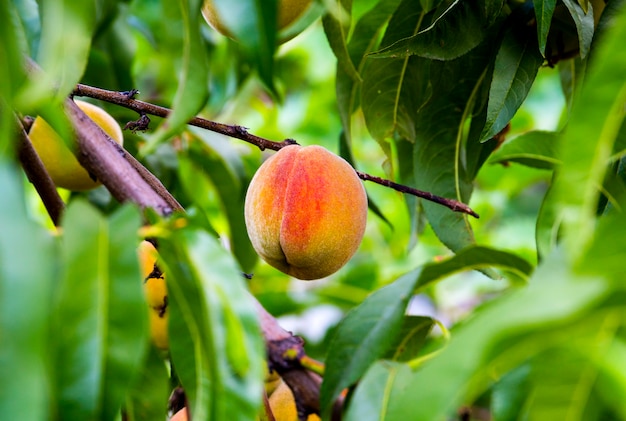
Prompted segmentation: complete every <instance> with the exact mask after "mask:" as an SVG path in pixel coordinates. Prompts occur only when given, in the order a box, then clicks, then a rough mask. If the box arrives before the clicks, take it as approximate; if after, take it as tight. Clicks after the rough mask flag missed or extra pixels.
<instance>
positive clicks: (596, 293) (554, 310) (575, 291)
mask: <svg viewBox="0 0 626 421" xmlns="http://www.w3.org/2000/svg"><path fill="white" fill-rule="evenodd" d="M609 292H610V289H609V287H608V284H607V283H606V282H604V281H603V280H600V279H595V278H584V279H581V278H577V277H575V276H573V275H571V274H570V273H568V272H567V269H566V267H565V262H564V261H563V259H562V258H557V257H556V256H552V261H551V262H550V265H549V266H547V265H544V267H541V268H540V270H538V271H537V272H536V273H535V274H534V275H533V279H531V282H530V283H529V286H528V287H526V288H524V289H521V290H517V291H513V292H510V293H509V294H507V295H506V296H503V297H501V298H500V299H498V300H497V301H494V302H492V303H490V304H489V305H487V306H484V307H482V308H480V309H478V310H477V311H475V312H474V314H473V317H472V318H471V319H470V320H468V321H467V323H465V324H464V325H463V326H460V327H459V328H458V329H456V330H455V331H453V332H452V338H451V340H450V341H449V343H448V345H447V346H446V347H445V348H444V349H443V350H442V351H441V352H440V353H439V354H438V355H437V356H436V357H435V358H433V359H431V360H429V361H427V362H426V363H424V364H423V366H422V367H421V368H419V369H417V370H416V371H410V370H406V369H401V370H396V372H395V377H391V376H390V379H389V381H388V383H387V385H386V387H385V394H381V395H380V396H379V397H378V400H382V399H384V407H383V405H382V404H379V403H377V402H375V401H373V402H372V404H371V405H380V406H381V407H382V408H383V412H380V413H381V414H383V415H384V416H381V417H380V418H379V419H388V420H396V419H408V418H407V415H408V414H412V416H411V418H410V419H412V420H416V421H419V420H429V421H430V420H439V419H444V418H445V417H446V416H447V415H448V414H450V413H451V412H452V411H455V410H456V409H457V408H458V407H459V405H460V404H461V403H462V402H472V401H473V399H475V398H477V397H478V396H479V395H480V394H481V393H483V392H484V391H485V389H486V388H487V387H488V385H489V383H490V382H491V381H492V380H493V376H498V373H499V372H506V371H508V370H509V369H511V368H512V367H515V366H518V365H519V364H521V363H523V362H524V361H525V360H526V359H527V358H529V357H530V356H532V355H535V354H536V353H537V351H538V350H541V349H544V348H546V347H548V346H550V343H549V341H547V340H546V336H547V337H550V335H551V334H552V333H553V332H559V331H560V330H559V329H561V328H562V327H563V326H576V323H577V322H578V321H579V320H580V319H581V318H584V315H585V314H586V313H587V312H588V311H589V310H590V309H592V308H593V307H594V306H597V305H598V303H599V302H600V301H602V300H604V299H605V298H606V297H607V296H608V294H609ZM503 315H506V316H505V317H503ZM544 333H545V334H544ZM571 336H572V334H571V333H567V335H563V337H562V338H561V340H562V341H566V340H567V338H571ZM366 377H367V375H366ZM357 393H358V392H357Z"/></svg>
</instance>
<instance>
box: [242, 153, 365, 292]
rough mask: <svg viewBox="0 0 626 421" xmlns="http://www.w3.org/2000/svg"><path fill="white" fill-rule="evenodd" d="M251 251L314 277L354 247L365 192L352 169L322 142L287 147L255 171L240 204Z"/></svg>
mask: <svg viewBox="0 0 626 421" xmlns="http://www.w3.org/2000/svg"><path fill="white" fill-rule="evenodd" d="M245 220H246V227H247V229H248V235H249V236H250V240H251V242H252V245H253V247H254V249H255V250H256V251H257V253H259V255H260V256H261V257H262V258H263V260H265V261H266V262H267V263H269V264H270V265H271V266H273V267H275V268H277V269H279V270H281V271H283V272H285V273H286V274H288V275H291V276H294V277H296V278H299V279H305V280H310V279H319V278H323V277H326V276H328V275H331V274H333V273H334V272H336V271H337V270H339V269H340V268H341V267H342V266H343V265H345V264H346V263H347V262H348V260H350V258H351V257H352V255H353V254H354V253H355V252H356V250H357V249H358V247H359V245H360V243H361V240H362V238H363V233H364V231H365V224H366V220H367V195H366V194H365V188H364V187H363V183H362V182H361V180H360V179H359V177H358V175H357V174H356V172H355V170H354V168H352V166H351V165H350V164H348V162H347V161H345V160H344V159H343V158H341V157H339V156H337V155H335V154H333V153H332V152H330V151H328V150H327V149H325V148H323V147H321V146H306V147H302V146H299V145H290V146H287V147H285V148H283V149H281V150H280V151H278V152H277V153H276V154H274V155H273V156H272V157H270V158H269V159H268V160H267V161H266V162H265V163H264V164H263V165H261V167H260V168H259V170H258V171H257V173H256V174H255V175H254V177H253V179H252V181H251V182H250V186H249V187H248V192H247V195H246V202H245Z"/></svg>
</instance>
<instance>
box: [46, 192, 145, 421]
mask: <svg viewBox="0 0 626 421" xmlns="http://www.w3.org/2000/svg"><path fill="white" fill-rule="evenodd" d="M139 224H140V218H139V213H138V211H137V210H136V209H135V208H132V207H130V206H127V207H124V208H122V209H120V210H119V211H118V212H116V213H115V214H114V215H113V216H112V217H111V219H110V220H108V221H107V220H105V219H104V218H103V217H102V216H101V215H99V214H98V213H97V212H96V211H95V210H94V208H93V207H91V206H90V205H88V204H87V203H85V202H83V201H80V200H78V201H74V202H72V204H71V205H70V206H69V207H68V209H67V210H66V212H65V215H64V223H63V239H62V245H63V249H62V261H63V264H64V271H63V278H62V281H61V283H60V285H59V290H58V306H57V308H56V311H55V317H54V321H55V323H54V328H55V332H57V336H56V338H55V339H56V341H57V342H58V345H57V354H56V355H55V357H56V367H55V369H56V371H57V373H58V386H57V387H58V389H59V396H58V403H57V405H58V413H59V417H60V419H102V420H114V419H115V418H116V416H117V414H118V413H119V410H120V408H121V405H122V402H123V399H124V396H125V392H126V390H127V388H128V386H129V383H130V381H131V379H132V378H133V377H134V375H135V373H136V370H137V369H138V365H139V363H140V361H141V359H142V358H143V355H144V352H145V347H146V344H147V337H146V336H147V311H146V302H145V298H144V293H143V288H142V284H141V276H140V274H139V263H138V260H137V244H138V238H137V230H138V228H139Z"/></svg>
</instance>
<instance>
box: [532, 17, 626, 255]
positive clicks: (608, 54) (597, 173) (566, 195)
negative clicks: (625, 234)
mask: <svg viewBox="0 0 626 421" xmlns="http://www.w3.org/2000/svg"><path fill="white" fill-rule="evenodd" d="M624 39H626V14H624V13H622V14H620V15H619V16H618V18H617V19H616V21H615V25H614V26H613V27H612V29H611V30H610V31H607V32H606V33H604V36H603V39H602V42H601V43H599V44H597V49H596V50H595V53H594V62H593V66H592V67H590V68H589V71H588V73H587V76H586V79H585V85H584V86H583V88H582V91H581V94H580V97H579V99H578V101H577V102H576V103H575V104H574V106H573V108H572V114H571V117H570V120H569V123H568V125H567V127H566V128H565V129H564V131H563V133H562V136H561V139H560V145H559V155H558V156H559V158H560V159H561V161H562V163H563V165H562V166H561V169H560V171H558V172H557V174H556V177H555V180H554V185H553V188H551V189H550V191H549V193H548V196H547V197H546V199H545V202H546V203H545V204H544V207H543V210H542V213H545V215H543V216H542V217H543V218H545V219H546V221H547V222H546V224H549V223H550V222H551V223H552V224H555V225H562V226H563V228H564V234H565V235H566V237H565V244H566V247H567V251H568V252H569V253H570V257H571V258H572V259H573V260H574V261H575V260H577V258H578V256H580V255H582V254H583V253H584V251H585V250H586V248H587V247H588V245H589V243H590V241H591V240H592V238H593V232H594V228H595V213H596V207H597V203H598V197H599V191H598V186H600V185H602V181H603V179H604V176H605V172H606V168H607V164H608V160H609V158H610V155H611V153H612V150H613V147H614V144H615V141H616V138H617V136H618V134H619V131H620V128H621V126H622V122H623V120H624V116H625V115H626V110H624V103H625V102H626V80H624V78H623V71H622V70H623V69H624V68H626V50H624V48H622V45H621V44H622V43H623V40H624Z"/></svg>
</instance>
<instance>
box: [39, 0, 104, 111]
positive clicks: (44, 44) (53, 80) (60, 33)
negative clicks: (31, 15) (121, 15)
mask: <svg viewBox="0 0 626 421" xmlns="http://www.w3.org/2000/svg"><path fill="white" fill-rule="evenodd" d="M40 15H41V40H40V45H39V49H38V53H37V62H38V64H39V65H40V66H41V68H42V70H43V72H44V75H43V76H44V77H42V78H41V82H40V83H39V82H35V83H34V85H33V86H32V89H31V90H29V93H30V94H31V95H35V96H38V95H40V100H41V101H45V99H46V98H45V97H46V96H47V95H49V94H50V91H49V90H48V89H47V88H48V86H54V87H55V91H54V94H55V98H56V99H58V100H60V99H63V98H65V97H67V96H68V95H69V93H70V92H71V91H72V90H73V89H74V86H75V85H76V83H78V81H79V80H80V78H81V77H82V75H83V72H84V71H85V67H86V66H87V59H88V57H89V50H90V48H91V37H92V34H93V31H94V28H95V24H96V19H95V18H96V8H95V2H93V1H82V2H78V3H77V2H73V1H70V0H60V1H59V0H43V1H42V2H41V9H40ZM60 57H62V58H63V59H62V60H60V59H59V58H60Z"/></svg>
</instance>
